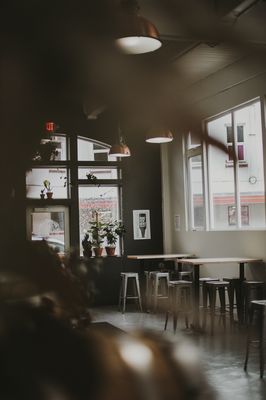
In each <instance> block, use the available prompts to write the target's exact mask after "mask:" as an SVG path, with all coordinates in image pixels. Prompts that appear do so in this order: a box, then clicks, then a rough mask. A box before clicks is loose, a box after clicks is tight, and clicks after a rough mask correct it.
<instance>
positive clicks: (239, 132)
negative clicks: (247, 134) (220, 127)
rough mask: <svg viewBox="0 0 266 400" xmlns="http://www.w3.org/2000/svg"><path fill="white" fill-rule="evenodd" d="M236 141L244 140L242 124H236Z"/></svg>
mask: <svg viewBox="0 0 266 400" xmlns="http://www.w3.org/2000/svg"><path fill="white" fill-rule="evenodd" d="M236 113H237V112H236ZM237 141H238V142H244V127H243V125H238V126H237Z"/></svg>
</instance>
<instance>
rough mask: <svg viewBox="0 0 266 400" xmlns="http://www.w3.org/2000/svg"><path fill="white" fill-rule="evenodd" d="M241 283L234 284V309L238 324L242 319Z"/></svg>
mask: <svg viewBox="0 0 266 400" xmlns="http://www.w3.org/2000/svg"><path fill="white" fill-rule="evenodd" d="M241 290H242V289H241V282H236V283H235V293H236V309H237V320H238V322H240V321H242V319H243V317H242V316H243V311H244V310H243V300H242V299H241Z"/></svg>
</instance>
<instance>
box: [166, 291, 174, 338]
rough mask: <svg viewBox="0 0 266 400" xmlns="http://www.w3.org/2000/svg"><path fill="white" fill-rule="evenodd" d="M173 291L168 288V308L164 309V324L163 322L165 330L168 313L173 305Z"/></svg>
mask: <svg viewBox="0 0 266 400" xmlns="http://www.w3.org/2000/svg"><path fill="white" fill-rule="evenodd" d="M172 296H173V292H172V291H171V290H169V298H168V309H167V311H166V315H165V324H164V330H165V331H166V328H167V325H168V319H169V314H170V309H172V307H173V298H172Z"/></svg>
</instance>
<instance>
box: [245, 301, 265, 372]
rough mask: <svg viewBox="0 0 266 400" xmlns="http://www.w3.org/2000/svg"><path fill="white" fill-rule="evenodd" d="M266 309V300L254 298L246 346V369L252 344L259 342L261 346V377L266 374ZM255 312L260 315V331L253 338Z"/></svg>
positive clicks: (251, 304)
mask: <svg viewBox="0 0 266 400" xmlns="http://www.w3.org/2000/svg"><path fill="white" fill-rule="evenodd" d="M265 309H266V300H252V301H251V303H250V308H249V323H248V334H247V347H246V358H245V363H244V371H246V370H247V365H248V359H249V350H250V345H252V344H258V348H259V360H260V377H261V378H263V375H264V348H263V344H264V312H265ZM255 313H257V315H258V320H257V322H258V331H257V332H256V333H257V338H256V339H253V338H252V336H253V335H252V328H253V326H252V324H253V319H254V316H255Z"/></svg>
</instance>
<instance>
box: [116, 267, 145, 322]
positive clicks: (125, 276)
mask: <svg viewBox="0 0 266 400" xmlns="http://www.w3.org/2000/svg"><path fill="white" fill-rule="evenodd" d="M120 277H121V284H120V293H119V305H118V307H119V310H121V305H122V304H123V307H122V313H123V314H124V312H125V310H126V301H127V299H135V300H137V301H138V303H139V308H140V311H142V304H141V295H140V285H139V274H138V273H137V272H121V273H120ZM129 279H131V281H132V280H133V285H134V286H133V287H134V289H135V294H132V295H130V294H128V292H127V290H128V281H129Z"/></svg>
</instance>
